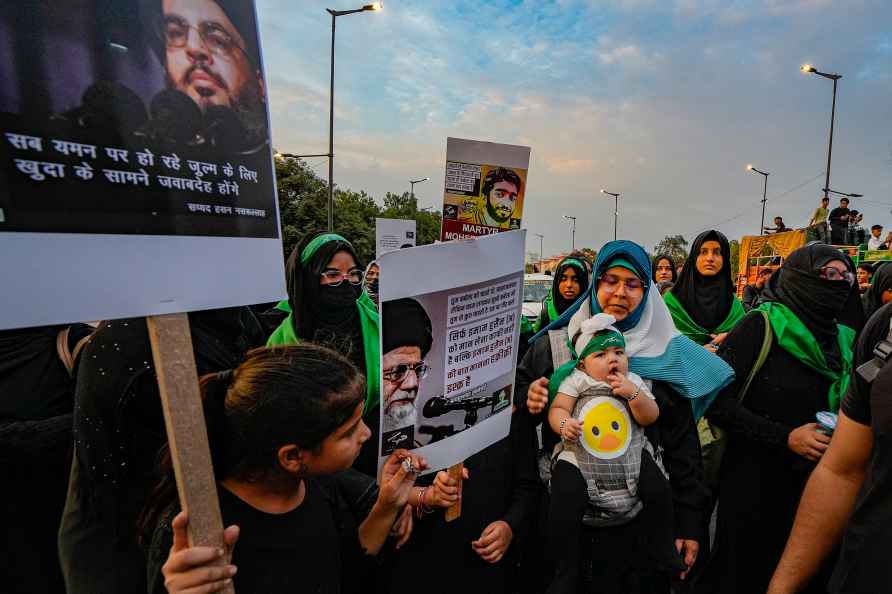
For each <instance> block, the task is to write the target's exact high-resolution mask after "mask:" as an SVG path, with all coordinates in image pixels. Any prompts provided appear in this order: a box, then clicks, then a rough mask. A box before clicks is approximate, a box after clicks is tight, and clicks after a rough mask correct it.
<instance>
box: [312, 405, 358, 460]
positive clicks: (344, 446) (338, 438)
mask: <svg viewBox="0 0 892 594" xmlns="http://www.w3.org/2000/svg"><path fill="white" fill-rule="evenodd" d="M362 406H363V403H362V402H360V403H359V404H358V405H357V407H356V410H355V411H354V412H353V416H352V417H350V418H349V419H348V420H347V421H346V422H345V423H344V424H343V425H341V426H340V427H338V428H337V429H335V430H334V432H332V434H331V435H329V436H328V437H326V438H325V439H324V440H323V441H322V444H321V445H320V446H319V447H318V448H317V449H316V450H315V451H310V452H306V451H305V452H304V453H305V458H304V463H305V464H306V468H307V470H306V472H307V474H310V475H315V476H324V475H328V474H333V473H335V472H340V471H342V470H346V469H348V468H350V467H351V466H353V462H354V461H355V460H356V457H357V456H359V450H360V448H362V444H363V443H365V442H366V440H368V439H369V437H371V435H372V432H371V431H370V430H369V428H368V426H367V425H366V424H365V422H364V421H363V420H362Z"/></svg>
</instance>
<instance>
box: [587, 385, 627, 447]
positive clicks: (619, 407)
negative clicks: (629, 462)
mask: <svg viewBox="0 0 892 594" xmlns="http://www.w3.org/2000/svg"><path fill="white" fill-rule="evenodd" d="M576 418H577V419H579V420H580V421H582V437H581V439H580V444H581V445H582V447H583V448H585V450H586V451H587V452H588V453H589V454H591V455H592V456H594V457H595V458H600V459H601V460H613V459H614V458H619V457H620V456H622V455H623V454H625V453H626V451H627V450H628V449H629V443H630V442H631V441H632V419H631V418H630V416H629V411H628V410H627V409H626V407H625V406H623V404H622V402H621V401H619V400H618V399H616V398H612V397H610V396H597V397H595V398H592V399H591V400H588V401H587V402H586V403H585V404H583V405H582V406H581V407H580V408H579V410H578V411H577V414H576Z"/></svg>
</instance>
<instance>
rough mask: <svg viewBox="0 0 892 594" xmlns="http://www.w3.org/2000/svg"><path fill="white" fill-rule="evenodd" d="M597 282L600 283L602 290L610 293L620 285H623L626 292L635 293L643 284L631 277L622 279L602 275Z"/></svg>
mask: <svg viewBox="0 0 892 594" xmlns="http://www.w3.org/2000/svg"><path fill="white" fill-rule="evenodd" d="M598 281H600V282H601V283H602V284H603V286H604V288H605V289H606V290H607V291H609V292H611V293H612V292H613V291H616V290H617V289H619V286H620V284H623V285H625V287H626V290H629V291H637V290H638V289H643V288H644V283H642V282H641V279H640V278H634V277H633V278H626V279H622V278H620V277H618V276H616V275H615V274H602V275H601V276H599V277H598Z"/></svg>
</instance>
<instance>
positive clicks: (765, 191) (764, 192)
mask: <svg viewBox="0 0 892 594" xmlns="http://www.w3.org/2000/svg"><path fill="white" fill-rule="evenodd" d="M746 170H747V171H753V172H755V173H758V174H761V175H762V176H763V177H764V178H765V183H764V184H763V185H762V226H761V227H759V235H764V234H765V203H766V202H768V197H767V194H768V176H769V175H771V174H770V173H768V172H767V171H760V170H758V169H756V168H755V167H753V166H752V165H747V166H746Z"/></svg>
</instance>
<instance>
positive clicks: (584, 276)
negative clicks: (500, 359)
mask: <svg viewBox="0 0 892 594" xmlns="http://www.w3.org/2000/svg"><path fill="white" fill-rule="evenodd" d="M574 260H575V262H574ZM582 261H583V260H582V256H578V257H577V256H567V257H566V258H564V259H563V260H561V261H560V262H559V263H558V265H557V268H555V269H554V276H553V278H552V281H551V291H550V292H549V296H550V297H551V300H552V303H554V309H555V311H557V313H558V315H561V314H562V313H564V312H565V311H567V308H568V307H570V306H571V305H573V303H575V301H576V300H575V299H574V300H572V301H571V300H567V299H564V296H563V295H561V291H560V285H561V275H562V274H564V270H565V269H567V268H572V269H573V271H574V272H576V278H577V280H578V281H579V294H580V295H582V294H583V293H585V292H586V291H587V290H588V283H589V278H588V277H589V273H588V269H587V268H586V267H585V265H582V266H580V265H579V264H577V263H576V262H582ZM553 321H554V320H552V319H551V316H550V315H549V313H548V305H547V301H546V302H543V304H542V311H541V312H539V320H538V321H537V322H536V326H535V327H536V328H538V329H541V328H544V327H546V326H547V325H548V324H550V323H551V322H553ZM527 338H529V337H527Z"/></svg>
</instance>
